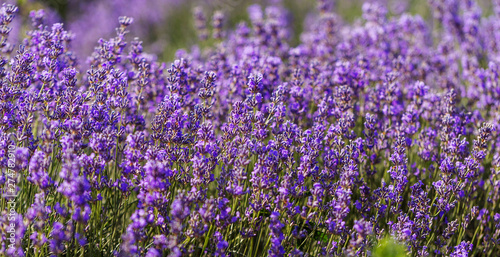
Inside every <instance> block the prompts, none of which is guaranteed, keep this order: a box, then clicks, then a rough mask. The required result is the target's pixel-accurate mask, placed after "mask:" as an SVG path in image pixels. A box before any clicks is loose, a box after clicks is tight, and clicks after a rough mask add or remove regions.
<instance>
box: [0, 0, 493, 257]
mask: <svg viewBox="0 0 500 257" xmlns="http://www.w3.org/2000/svg"><path fill="white" fill-rule="evenodd" d="M429 4H430V6H431V8H432V15H433V19H432V21H433V25H432V26H430V25H429V24H428V23H426V21H424V20H423V19H422V18H420V17H419V16H412V15H409V14H402V15H396V16H390V17H388V15H387V9H386V8H385V7H384V5H383V4H382V3H379V2H377V1H371V2H367V3H365V4H363V8H362V10H363V14H362V18H361V19H359V20H358V21H356V22H355V23H353V24H348V23H345V22H344V21H343V20H342V19H341V18H339V16H338V15H336V14H335V12H334V11H333V10H334V5H333V4H332V3H330V2H329V1H327V0H320V1H318V15H317V17H316V18H315V19H314V20H313V21H310V22H308V23H306V24H305V25H304V26H306V29H305V31H307V32H305V33H303V34H302V35H301V42H300V44H299V45H297V46H291V45H289V43H288V42H290V37H291V35H292V33H293V31H291V30H290V29H289V26H288V23H289V16H288V14H287V11H286V10H285V9H284V8H283V7H282V6H280V5H277V6H269V7H261V6H258V5H254V6H251V7H250V8H249V9H248V14H249V20H250V23H244V22H242V23H241V24H239V25H238V26H237V27H236V28H235V29H234V30H227V29H224V14H223V13H222V12H216V13H215V14H214V15H212V18H211V19H209V18H207V15H208V14H207V13H204V11H203V9H195V10H194V19H195V25H196V27H197V29H198V30H199V35H200V41H205V40H207V42H204V43H200V45H203V46H204V47H193V48H192V50H191V51H185V50H179V51H178V52H177V60H175V61H174V62H172V63H170V64H166V63H161V62H159V61H158V60H157V58H156V57H155V56H153V55H149V54H146V53H144V52H143V48H142V42H141V41H139V40H138V39H134V40H133V41H131V42H127V38H128V37H127V34H128V29H127V28H128V26H129V25H130V24H131V23H132V22H133V19H132V18H129V17H121V18H120V19H119V24H118V28H117V30H116V32H117V34H116V37H114V38H110V39H101V40H99V42H98V43H97V47H96V48H95V51H94V53H93V54H92V55H91V56H90V57H89V58H88V60H87V62H88V64H89V67H90V69H88V70H83V69H82V68H80V67H81V66H83V65H81V63H80V64H79V62H78V61H79V60H77V58H76V57H75V54H74V53H73V52H72V50H71V49H72V48H71V46H70V45H71V42H72V41H73V40H74V38H73V35H72V34H71V33H69V32H67V31H65V30H64V27H63V25H62V24H53V25H49V24H44V22H43V15H42V14H43V13H42V12H32V13H31V15H30V17H31V19H32V28H31V30H29V31H28V32H27V35H26V38H25V39H24V40H23V42H22V45H19V46H16V45H10V44H8V43H7V41H6V40H7V36H8V34H9V24H10V23H11V22H12V20H13V18H14V14H15V13H16V11H17V8H16V7H15V6H11V5H3V7H2V8H1V10H0V35H1V38H0V39H1V41H0V43H1V45H0V46H1V49H0V50H1V60H0V114H1V116H0V117H2V118H1V119H0V157H1V159H0V166H1V167H2V168H3V170H2V173H1V177H0V188H2V190H3V192H4V193H5V192H7V189H8V187H7V181H8V178H9V174H10V173H8V170H9V169H8V168H11V169H12V170H14V171H15V172H16V174H18V175H19V181H18V183H17V193H18V197H17V198H16V199H17V203H18V204H17V205H16V212H17V213H18V214H16V216H15V217H16V219H15V220H16V222H17V223H16V224H14V227H15V240H14V242H15V243H11V242H10V241H9V239H10V238H9V237H8V235H10V234H9V232H8V230H9V229H10V226H11V225H10V224H11V221H10V220H8V218H9V217H10V216H9V215H8V213H7V211H8V210H7V206H8V201H7V199H5V198H2V200H1V201H0V205H1V206H0V207H1V208H2V210H1V212H2V215H1V216H0V231H1V234H0V235H1V236H2V238H1V239H2V243H1V244H0V254H1V255H6V256H101V255H104V256H111V255H116V256H150V257H152V256H162V255H169V256H183V255H192V256H200V255H206V256H252V257H253V256H263V255H269V256H284V255H287V256H307V255H309V256H319V255H321V256H336V255H347V256H365V255H370V252H371V249H372V248H373V247H374V246H376V245H377V242H379V240H380V239H382V238H384V237H386V236H391V237H393V238H395V239H396V240H397V241H398V242H400V243H402V244H404V245H405V246H406V248H407V250H408V253H410V254H411V255H414V256H428V255H432V256H441V255H442V256H468V255H472V254H475V255H492V254H493V253H495V252H498V250H499V243H500V242H499V240H500V238H499V235H500V225H499V224H500V207H499V206H497V204H498V203H499V201H500V199H499V198H500V176H499V173H500V136H499V134H498V131H499V128H500V108H499V107H500V85H499V84H498V82H499V71H500V67H499V65H500V64H497V62H499V61H500V47H498V46H497V42H499V40H500V34H499V33H500V27H499V26H500V1H494V4H495V5H494V6H495V8H494V10H495V13H494V15H492V16H490V17H487V18H485V17H482V16H481V10H480V9H479V7H478V5H477V4H476V3H475V2H474V1H471V0H464V1H458V0H446V1H444V0H430V1H429ZM81 61H82V60H80V62H81ZM11 145H15V146H16V149H15V151H14V156H15V162H14V163H12V162H11V161H10V160H11V159H12V158H11V157H12V156H11V155H12V154H10V150H9V149H10V148H9V147H10V146H11ZM9 158H11V159H9Z"/></svg>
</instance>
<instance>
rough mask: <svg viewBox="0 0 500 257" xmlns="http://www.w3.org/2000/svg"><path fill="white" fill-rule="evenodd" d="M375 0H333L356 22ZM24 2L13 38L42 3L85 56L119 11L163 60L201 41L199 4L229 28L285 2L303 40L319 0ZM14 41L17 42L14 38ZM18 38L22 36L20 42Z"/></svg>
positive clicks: (487, 10) (110, 31) (405, 4)
mask: <svg viewBox="0 0 500 257" xmlns="http://www.w3.org/2000/svg"><path fill="white" fill-rule="evenodd" d="M365 1H370V0H364V1H363V0H332V2H335V3H334V4H335V9H336V12H337V13H338V14H339V15H340V16H341V17H342V18H343V19H344V21H346V22H356V20H357V19H359V18H360V16H361V6H362V3H363V2H365ZM371 1H378V2H383V3H384V4H386V5H387V6H388V9H389V11H390V12H389V15H397V14H401V13H403V12H409V13H412V14H419V15H421V16H422V17H423V18H424V19H425V20H426V21H428V22H432V17H431V14H430V11H429V3H428V2H429V1H437V0H371ZM6 2H8V3H14V4H16V5H17V6H19V11H20V12H21V13H20V15H18V16H17V18H16V20H15V24H14V28H13V31H12V33H11V37H10V41H16V40H20V39H22V38H23V37H24V35H25V31H26V30H27V29H28V26H29V22H30V21H29V19H28V18H25V19H24V20H22V19H21V17H28V14H29V13H30V12H31V11H32V10H39V9H43V10H44V12H45V17H46V24H52V23H57V22H61V23H64V25H65V27H66V29H68V30H70V31H71V32H73V34H74V35H75V41H74V42H73V44H72V47H73V50H74V51H75V52H76V53H77V55H78V56H79V57H80V60H81V61H82V60H83V61H84V60H85V57H87V56H89V55H90V54H91V53H92V51H93V49H94V47H95V46H96V43H97V41H98V40H99V38H109V37H111V36H113V35H114V33H115V27H116V26H117V24H118V22H117V21H118V17H119V16H123V15H126V16H131V17H133V18H134V19H135V22H134V24H133V25H132V26H131V27H130V30H131V33H130V34H129V35H130V37H139V38H140V40H142V41H143V42H144V44H143V45H144V48H145V50H146V52H148V53H152V54H155V55H157V56H158V57H159V58H160V61H171V60H173V58H174V57H175V52H176V51H177V50H178V49H189V48H190V46H192V45H195V44H196V43H198V37H197V33H196V29H195V24H194V18H193V9H194V8H195V7H197V6H200V7H201V8H202V10H203V12H204V14H205V15H206V17H207V20H208V21H209V22H210V20H211V17H212V15H213V13H214V12H215V11H216V10H220V11H223V12H224V14H225V24H224V26H225V27H226V28H231V27H234V26H236V24H237V23H239V22H241V21H248V19H249V18H248V15H247V8H248V6H250V5H252V4H261V5H270V4H274V5H283V6H284V7H285V8H286V9H287V10H288V12H289V19H290V24H292V26H293V28H292V31H293V33H294V34H293V35H291V42H290V43H291V44H292V45H293V44H298V42H299V41H300V34H301V32H302V28H303V26H304V21H305V22H306V23H307V20H308V17H310V16H312V15H315V14H316V12H315V8H316V1H315V0H257V1H250V0H18V1H13V0H7V1H6ZM478 2H479V5H480V6H481V9H482V11H483V16H489V15H491V14H492V8H491V0H479V1H478ZM11 43H15V42H11ZM17 43H18V42H17Z"/></svg>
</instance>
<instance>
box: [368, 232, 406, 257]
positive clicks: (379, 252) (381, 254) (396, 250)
mask: <svg viewBox="0 0 500 257" xmlns="http://www.w3.org/2000/svg"><path fill="white" fill-rule="evenodd" d="M405 248H406V247H405V246H404V245H402V244H400V243H398V242H396V240H394V239H393V238H392V237H385V238H383V239H382V240H380V241H379V242H378V243H377V245H376V246H375V248H374V249H373V252H372V254H373V255H372V256H373V257H405V256H407V252H406V250H405Z"/></svg>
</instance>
